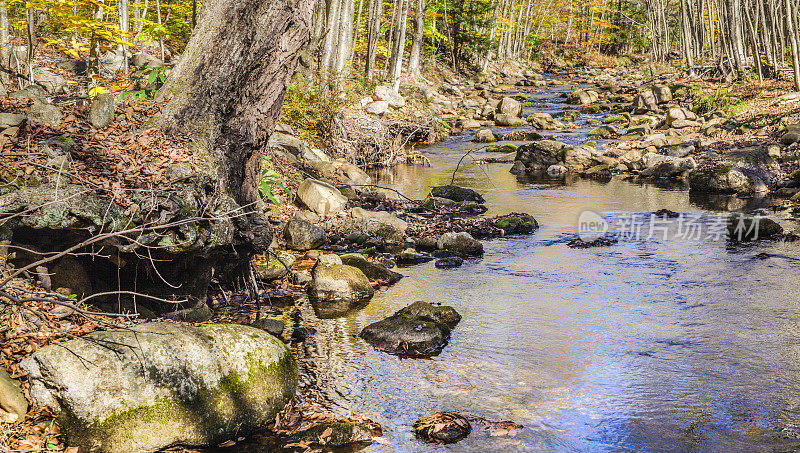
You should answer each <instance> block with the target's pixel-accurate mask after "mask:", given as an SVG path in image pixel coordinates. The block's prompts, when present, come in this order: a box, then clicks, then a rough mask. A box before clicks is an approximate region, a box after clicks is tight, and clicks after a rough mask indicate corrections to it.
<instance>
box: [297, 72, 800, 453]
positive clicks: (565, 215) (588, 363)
mask: <svg viewBox="0 0 800 453" xmlns="http://www.w3.org/2000/svg"><path fill="white" fill-rule="evenodd" d="M566 90H568V88H567V87H563V88H561V87H560V88H554V89H549V90H547V91H546V92H544V93H543V94H536V95H533V98H534V99H533V103H534V104H540V103H543V104H546V105H547V108H539V109H537V110H544V111H549V112H551V113H557V112H559V111H561V110H562V109H563V108H564V107H565V105H564V104H563V100H562V99H560V98H559V97H558V94H560V93H561V92H563V91H566ZM591 117H592V116H587V115H583V116H582V120H581V121H582V122H583V123H582V127H580V128H579V129H578V130H576V131H575V132H573V133H571V134H560V135H557V136H556V137H557V138H558V139H560V140H562V141H567V142H573V143H578V142H582V141H585V140H587V139H586V132H587V131H588V130H589V128H588V127H587V126H586V124H585V120H586V119H587V118H591ZM470 138H471V134H465V135H462V136H458V137H452V138H451V139H450V140H448V141H446V142H443V143H440V144H437V145H435V146H432V147H430V148H428V149H426V150H425V151H426V155H427V156H428V157H429V158H430V160H431V164H432V165H431V166H430V167H421V166H408V167H399V168H394V169H390V170H385V171H382V172H381V173H379V174H377V175H376V176H377V177H378V179H379V180H380V181H381V182H382V183H383V184H386V185H389V186H391V187H394V188H396V189H398V190H400V191H402V192H403V193H404V194H406V195H408V196H411V197H416V198H423V197H424V196H425V195H427V193H428V191H429V188H430V186H433V185H440V184H447V183H449V182H450V179H451V177H452V173H453V170H454V169H455V167H456V165H457V163H458V161H459V159H461V157H462V156H463V155H464V153H465V152H466V151H467V150H469V149H476V150H479V149H480V148H481V147H480V146H479V145H476V144H472V143H470V142H469V139H470ZM486 154H487V153H484V152H482V151H476V153H475V157H483V155H486ZM495 156H497V154H495ZM465 162H466V165H464V164H462V168H461V169H460V170H459V171H458V172H457V173H456V176H455V184H457V185H460V186H465V187H471V188H474V189H475V190H477V191H479V192H480V193H481V194H482V195H483V196H484V197H485V198H486V201H487V206H488V207H489V212H488V213H487V214H486V215H497V214H505V213H509V212H525V213H530V214H532V215H533V216H534V217H535V218H536V219H537V220H538V221H539V223H540V225H541V227H540V229H539V230H538V231H536V233H535V234H533V235H531V236H521V237H508V238H503V239H498V240H490V241H487V242H485V244H484V245H485V250H486V252H485V255H484V256H483V257H482V258H480V259H472V260H469V261H467V262H466V263H465V265H464V266H463V267H461V268H458V269H450V270H441V269H436V268H435V267H434V265H433V263H429V264H426V265H421V266H415V267H410V268H405V269H402V270H401V272H402V273H403V274H404V275H405V277H404V278H403V279H402V280H401V281H400V282H399V283H398V284H396V285H394V286H392V287H390V288H388V289H387V290H386V291H382V292H379V293H378V294H377V295H376V296H375V297H374V299H373V300H372V301H371V303H370V304H369V305H368V306H367V307H366V308H364V309H362V310H358V311H355V312H353V313H351V314H349V315H348V316H345V317H342V318H337V319H329V320H314V321H313V323H312V324H313V325H314V326H315V327H316V328H317V329H318V333H317V335H315V342H316V346H315V351H314V356H315V357H314V358H313V359H312V360H311V361H310V362H309V363H308V364H307V366H306V373H307V375H306V376H304V380H306V381H307V382H312V381H313V382H315V388H314V390H313V391H314V392H316V393H317V394H318V395H319V397H320V398H321V399H323V400H324V401H326V403H327V404H328V405H329V406H331V407H332V408H333V409H335V410H337V411H340V412H342V413H347V412H349V411H352V412H354V413H363V414H366V415H367V416H369V417H371V418H373V419H375V420H376V421H378V422H380V423H381V424H382V425H383V426H384V428H385V433H384V436H383V441H382V442H377V443H374V444H372V445H371V446H370V447H367V448H366V449H365V450H364V451H369V452H418V451H419V452H423V451H425V452H427V451H458V452H516V451H776V450H778V451H788V450H793V449H796V448H800V440H798V439H800V295H798V291H797V284H798V276H800V244H798V243H795V244H791V243H781V242H759V243H755V244H751V245H743V246H734V245H731V244H729V243H727V242H726V241H725V240H724V239H723V238H715V237H713V234H712V232H713V231H715V228H716V226H715V225H717V224H718V219H719V210H721V209H730V208H736V209H739V210H752V209H755V208H758V207H759V206H760V204H761V203H763V202H760V201H758V200H755V201H754V200H749V201H748V200H736V199H724V200H722V202H720V200H719V199H716V200H714V199H706V198H703V199H694V198H692V197H690V196H689V194H688V192H687V191H686V190H685V189H684V188H682V187H673V188H669V187H667V188H664V187H657V186H655V185H648V184H635V183H631V182H625V181H622V180H617V179H613V180H611V181H608V182H598V181H592V180H584V179H572V180H567V181H558V182H553V181H531V180H528V179H526V178H520V177H516V176H514V175H511V174H510V173H509V172H508V170H509V168H510V166H511V164H507V163H504V164H489V165H473V164H470V163H469V158H468V159H466V160H465ZM662 208H666V209H669V210H672V211H676V212H679V213H682V214H683V217H682V218H684V217H685V218H686V219H692V222H693V224H695V225H697V227H696V228H697V229H698V230H699V231H700V234H699V237H688V236H687V235H683V236H681V234H680V228H681V225H679V224H678V223H679V221H678V220H677V219H676V220H674V221H673V222H671V223H670V224H669V225H668V233H667V234H666V236H664V235H663V234H662V230H658V229H657V231H656V234H650V231H649V228H650V226H651V225H652V224H650V223H648V222H650V218H651V214H650V213H651V212H653V211H655V210H658V209H662ZM586 210H591V211H593V212H596V213H599V214H600V215H602V216H604V217H605V218H606V219H610V220H614V219H623V218H631V219H634V218H635V219H640V220H641V221H642V222H643V228H642V229H641V230H640V231H641V234H640V235H638V237H637V236H636V235H633V234H631V235H630V237H628V238H624V239H621V240H620V241H619V242H618V243H617V244H614V245H612V246H610V247H600V248H590V249H572V248H569V247H567V245H566V244H567V242H568V241H569V240H571V239H573V238H575V237H576V232H577V230H578V218H579V216H580V214H581V213H582V212H584V211H586ZM687 222H688V220H687ZM623 223H624V222H623ZM687 224H688V223H687ZM784 225H785V226H790V227H793V226H794V225H787V224H786V223H784ZM661 226H662V227H663V225H661ZM683 226H685V225H683ZM656 227H658V225H656ZM648 236H652V237H648ZM695 236H697V235H695ZM761 252H766V253H769V254H770V255H771V257H770V258H768V259H759V258H758V257H756V255H757V254H759V253H761ZM416 300H424V301H428V302H440V303H443V304H447V305H451V306H453V307H455V308H456V310H457V311H458V312H459V313H461V315H462V316H463V320H462V321H461V323H460V324H459V325H458V327H456V329H455V330H454V331H453V333H452V338H451V340H450V343H449V345H448V346H447V347H446V348H445V349H444V351H443V352H442V353H441V355H439V356H437V357H434V358H432V359H430V360H419V359H400V358H398V357H395V356H392V355H388V354H385V353H382V352H377V351H375V350H373V349H372V348H371V347H370V346H369V345H367V344H366V343H364V342H363V341H362V340H360V339H359V338H357V337H356V336H355V335H357V334H358V332H359V331H360V330H361V329H362V328H363V327H364V326H366V325H367V324H369V323H371V322H374V321H377V320H380V319H382V318H384V317H386V316H388V315H390V314H392V313H393V312H395V311H396V310H398V309H400V308H402V307H404V306H406V305H408V304H409V303H411V302H414V301H416ZM304 316H305V317H313V311H311V310H309V309H305V313H304ZM441 410H455V411H461V412H466V413H470V414H474V415H477V416H482V417H486V418H489V419H494V420H513V421H515V422H517V423H521V424H523V425H524V426H525V430H524V431H523V432H521V433H519V434H517V435H516V436H514V437H504V436H498V437H492V436H488V435H484V434H481V433H479V432H476V433H473V434H472V435H471V436H469V437H468V438H467V439H465V440H463V441H461V442H459V443H457V444H454V445H450V446H436V445H430V444H425V443H422V442H420V441H418V440H416V439H414V437H413V434H412V433H411V430H410V426H411V424H412V422H413V420H415V419H416V418H418V417H420V416H422V415H426V414H428V413H432V412H436V411H441Z"/></svg>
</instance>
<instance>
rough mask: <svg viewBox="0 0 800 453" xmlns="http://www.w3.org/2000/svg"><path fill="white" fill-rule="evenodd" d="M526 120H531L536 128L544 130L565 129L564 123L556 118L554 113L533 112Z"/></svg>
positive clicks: (532, 125)
mask: <svg viewBox="0 0 800 453" xmlns="http://www.w3.org/2000/svg"><path fill="white" fill-rule="evenodd" d="M525 121H527V122H529V123H530V124H531V127H533V128H534V129H538V130H542V131H554V130H559V129H564V123H562V122H561V121H558V120H556V119H554V118H553V116H552V115H550V114H549V113H545V112H536V113H531V114H530V115H528V116H527V118H525Z"/></svg>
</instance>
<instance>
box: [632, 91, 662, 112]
mask: <svg viewBox="0 0 800 453" xmlns="http://www.w3.org/2000/svg"><path fill="white" fill-rule="evenodd" d="M633 111H634V113H636V114H637V115H641V114H643V113H647V112H656V111H658V99H656V96H655V95H654V94H653V90H649V89H648V90H644V91H642V92H641V93H639V94H638V95H636V97H635V98H634V99H633Z"/></svg>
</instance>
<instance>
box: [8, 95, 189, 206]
mask: <svg viewBox="0 0 800 453" xmlns="http://www.w3.org/2000/svg"><path fill="white" fill-rule="evenodd" d="M30 102H31V101H30V100H17V99H4V100H2V101H1V102H0V108H1V109H2V110H3V111H7V112H20V113H21V112H23V111H24V108H25V107H26V106H27V105H28V104H29V103H30ZM162 106H163V104H161V103H154V102H145V101H131V102H125V103H122V104H119V105H118V106H117V109H116V117H115V119H114V120H113V122H112V123H111V124H110V125H109V126H108V127H107V128H105V129H103V130H97V129H95V128H94V127H92V125H91V124H90V123H89V121H88V118H87V116H88V110H89V109H88V106H79V105H75V104H70V105H63V106H61V107H60V108H61V111H62V114H63V119H62V121H61V124H59V125H58V126H57V127H54V126H50V125H42V124H38V123H32V122H27V123H25V124H24V125H23V126H22V127H20V128H10V129H8V130H6V132H5V133H4V134H3V135H2V136H1V137H0V177H2V178H3V179H5V180H6V181H9V182H12V181H15V180H21V181H25V182H26V184H30V183H31V182H33V183H37V182H38V183H46V182H48V181H49V180H52V179H53V178H54V177H55V176H56V174H61V175H62V176H66V177H69V178H70V180H71V181H72V182H73V183H76V184H82V185H85V186H89V187H91V188H93V189H97V190H100V191H103V192H107V193H108V194H109V195H110V196H111V197H113V198H114V199H115V201H117V202H118V203H119V204H120V205H122V206H125V207H128V206H130V205H131V203H132V201H131V194H132V192H133V191H136V190H143V189H144V190H149V189H153V188H159V189H163V188H164V186H165V183H166V182H168V181H169V179H170V178H169V176H170V175H169V171H168V170H169V168H170V167H171V166H172V165H173V164H182V165H184V166H188V167H189V168H191V170H192V171H193V172H197V171H199V170H200V167H201V165H202V161H201V159H200V158H199V157H197V156H195V155H193V154H191V153H190V152H189V151H188V149H187V143H188V138H187V137H185V136H180V135H175V134H165V133H164V132H162V131H157V130H148V131H144V132H143V133H139V132H138V131H140V129H141V126H142V125H143V124H144V122H145V121H147V120H148V119H150V118H151V117H152V116H153V115H155V114H157V113H158V112H159V111H160V110H161V108H162ZM59 137H66V138H68V139H71V140H74V142H75V145H76V146H75V149H74V150H72V151H70V157H71V159H72V161H71V162H69V163H68V165H66V166H65V167H55V166H53V165H48V162H49V161H50V160H51V158H52V151H51V152H50V153H49V154H50V155H48V153H46V152H45V149H44V148H45V146H49V145H47V143H48V142H50V143H51V145H52V141H53V139H54V138H55V139H58V138H59ZM49 147H50V148H51V149H52V148H53V146H49Z"/></svg>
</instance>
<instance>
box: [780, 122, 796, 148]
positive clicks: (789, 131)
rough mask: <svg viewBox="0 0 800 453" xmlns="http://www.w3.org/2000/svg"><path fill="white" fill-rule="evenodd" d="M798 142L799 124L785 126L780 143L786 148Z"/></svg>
mask: <svg viewBox="0 0 800 453" xmlns="http://www.w3.org/2000/svg"><path fill="white" fill-rule="evenodd" d="M797 142H800V124H790V125H789V126H786V131H785V132H784V133H783V135H782V136H781V143H783V144H784V145H786V146H789V145H794V144H795V143H797Z"/></svg>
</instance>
